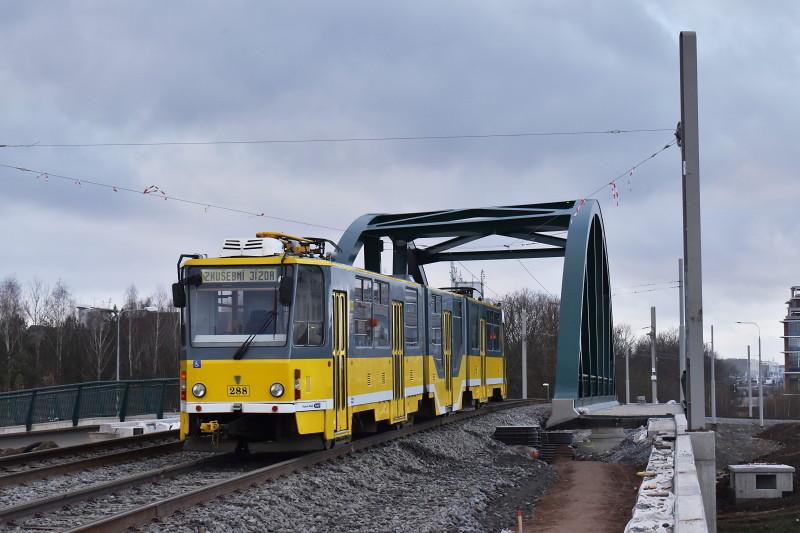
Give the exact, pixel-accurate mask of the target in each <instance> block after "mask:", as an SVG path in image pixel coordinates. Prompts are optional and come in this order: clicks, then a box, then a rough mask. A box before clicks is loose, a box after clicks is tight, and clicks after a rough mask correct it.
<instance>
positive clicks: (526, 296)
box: [501, 289, 559, 397]
mask: <svg viewBox="0 0 800 533" xmlns="http://www.w3.org/2000/svg"><path fill="white" fill-rule="evenodd" d="M501 304H502V308H503V324H504V328H505V346H504V351H505V354H506V374H507V375H508V378H509V394H510V395H511V396H512V397H515V396H517V395H519V393H520V392H521V390H522V389H521V379H520V378H519V376H520V375H521V374H520V373H521V361H522V359H521V357H522V342H523V339H522V314H523V311H525V314H526V316H527V330H528V338H527V346H528V358H529V364H528V367H527V368H528V372H527V374H528V384H529V385H528V386H529V390H532V391H538V392H533V394H539V395H541V397H544V395H545V393H546V392H547V391H546V390H545V388H544V386H543V383H549V384H551V387H552V384H553V379H554V377H555V366H556V365H555V357H556V344H557V342H558V319H559V300H558V298H557V297H554V296H549V295H546V294H540V293H534V292H532V291H530V290H528V289H523V290H520V291H516V292H513V293H511V294H508V295H506V296H505V297H504V298H503V301H502V302H501Z"/></svg>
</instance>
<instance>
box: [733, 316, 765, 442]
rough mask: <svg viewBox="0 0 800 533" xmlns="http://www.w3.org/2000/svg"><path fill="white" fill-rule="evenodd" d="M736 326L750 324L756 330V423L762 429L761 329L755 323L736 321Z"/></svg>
mask: <svg viewBox="0 0 800 533" xmlns="http://www.w3.org/2000/svg"><path fill="white" fill-rule="evenodd" d="M736 323H737V324H750V325H751V326H755V327H756V329H757V330H758V422H759V425H760V426H761V427H762V428H763V427H764V383H763V381H764V380H762V379H761V327H759V325H758V324H757V323H755V322H747V321H741V320H737V321H736ZM747 386H748V387H749V386H750V384H749V383H748V384H747Z"/></svg>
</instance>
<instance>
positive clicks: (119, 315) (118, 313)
mask: <svg viewBox="0 0 800 533" xmlns="http://www.w3.org/2000/svg"><path fill="white" fill-rule="evenodd" d="M96 309H100V310H101V311H109V312H111V313H113V314H114V316H115V317H116V319H117V381H119V348H120V342H119V323H120V322H122V315H124V314H125V313H130V312H131V311H147V312H155V311H158V307H152V306H148V307H145V308H144V309H117V308H116V306H115V307H114V309H101V308H99V307H98V308H96ZM128 371H129V372H130V369H128Z"/></svg>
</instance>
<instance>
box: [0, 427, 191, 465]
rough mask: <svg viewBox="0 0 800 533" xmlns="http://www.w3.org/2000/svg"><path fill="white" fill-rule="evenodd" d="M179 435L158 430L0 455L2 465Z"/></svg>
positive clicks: (174, 432)
mask: <svg viewBox="0 0 800 533" xmlns="http://www.w3.org/2000/svg"><path fill="white" fill-rule="evenodd" d="M177 436H178V430H170V431H158V432H155V433H145V434H144V435H134V436H132V437H119V438H116V439H112V440H102V441H95V442H87V443H86V444H76V445H74V446H64V447H61V448H50V449H47V450H39V451H36V452H28V453H15V454H13V455H4V456H2V457H0V466H5V465H13V464H19V463H26V462H28V461H31V460H34V459H43V458H50V457H59V456H62V455H70V454H73V453H83V452H87V451H93V450H98V449H107V448H110V447H118V446H125V445H127V444H136V443H139V442H147V441H150V440H153V439H159V438H174V437H177Z"/></svg>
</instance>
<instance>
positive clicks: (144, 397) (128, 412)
mask: <svg viewBox="0 0 800 533" xmlns="http://www.w3.org/2000/svg"><path fill="white" fill-rule="evenodd" d="M178 406H179V392H178V378H161V379H141V380H122V381H88V382H84V383H73V384H69V385H53V386H49V387H41V388H38V389H23V390H17V391H9V392H3V393H0V427H7V426H21V425H24V426H25V428H26V430H27V431H30V430H31V429H32V427H33V424H37V423H43V422H60V421H65V420H71V421H72V425H73V426H77V425H78V422H79V421H80V420H81V419H83V418H100V417H111V416H114V417H119V420H120V421H121V422H124V421H125V418H126V417H128V416H136V415H147V414H153V415H155V416H156V417H157V418H163V417H164V412H165V411H167V412H169V411H177V410H178Z"/></svg>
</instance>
